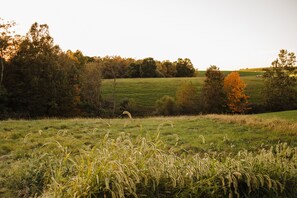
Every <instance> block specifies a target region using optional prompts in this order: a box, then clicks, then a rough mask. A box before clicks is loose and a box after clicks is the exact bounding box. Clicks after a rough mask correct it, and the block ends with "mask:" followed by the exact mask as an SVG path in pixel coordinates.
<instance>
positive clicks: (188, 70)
mask: <svg viewBox="0 0 297 198" xmlns="http://www.w3.org/2000/svg"><path fill="white" fill-rule="evenodd" d="M175 65H176V77H193V76H194V74H195V68H194V66H193V64H192V62H191V60H190V59H188V58H185V59H182V58H179V59H178V60H177V61H176V62H175Z"/></svg>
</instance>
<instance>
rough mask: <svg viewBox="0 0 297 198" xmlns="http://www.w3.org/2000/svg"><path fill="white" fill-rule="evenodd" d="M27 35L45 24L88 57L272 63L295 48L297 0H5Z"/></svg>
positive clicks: (234, 65) (230, 65)
mask: <svg viewBox="0 0 297 198" xmlns="http://www.w3.org/2000/svg"><path fill="white" fill-rule="evenodd" d="M0 3H1V4H0V5H1V12H0V17H1V18H3V19H4V20H14V21H15V22H16V23H17V27H16V29H17V32H18V33H20V34H25V33H26V32H27V31H28V30H29V28H30V26H31V25H32V24H33V23H34V22H38V23H40V24H43V23H46V24H48V25H49V27H50V34H51V36H52V37H53V38H54V41H55V43H56V44H58V45H59V46H60V47H61V48H62V49H63V50H67V49H71V50H73V51H75V50H76V49H79V50H81V51H82V52H83V53H84V54H85V55H88V56H106V55H109V56H113V55H119V56H122V57H132V58H136V59H142V58H146V57H153V58H154V59H156V60H167V59H168V60H171V61H175V60H177V58H179V57H180V58H190V59H191V61H192V63H193V64H194V66H195V67H196V68H198V70H205V69H206V68H207V67H209V66H210V65H217V66H218V67H220V69H221V70H236V69H240V68H246V67H249V68H251V67H262V66H269V65H270V64H271V62H272V61H273V60H274V59H276V58H277V54H278V52H279V50H280V49H287V50H288V51H290V52H295V54H296V53H297V0H81V1H78V0H26V1H25V0H0Z"/></svg>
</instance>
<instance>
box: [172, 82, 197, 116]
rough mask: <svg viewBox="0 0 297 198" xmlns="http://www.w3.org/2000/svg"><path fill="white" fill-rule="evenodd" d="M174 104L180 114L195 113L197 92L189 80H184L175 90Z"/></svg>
mask: <svg viewBox="0 0 297 198" xmlns="http://www.w3.org/2000/svg"><path fill="white" fill-rule="evenodd" d="M176 104H177V107H178V109H179V112H180V113H182V114H193V113H197V110H198V94H197V90H196V87H195V86H194V85H193V84H192V83H191V82H184V83H183V84H182V85H181V86H180V87H179V88H178V90H177V91H176Z"/></svg>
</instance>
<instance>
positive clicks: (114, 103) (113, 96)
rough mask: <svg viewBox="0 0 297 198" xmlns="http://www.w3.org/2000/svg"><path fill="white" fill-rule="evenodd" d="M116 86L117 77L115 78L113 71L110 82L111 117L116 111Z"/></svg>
mask: <svg viewBox="0 0 297 198" xmlns="http://www.w3.org/2000/svg"><path fill="white" fill-rule="evenodd" d="M116 86H117V78H116V75H115V72H114V71H113V84H112V100H113V108H112V116H113V117H114V115H115V111H116Z"/></svg>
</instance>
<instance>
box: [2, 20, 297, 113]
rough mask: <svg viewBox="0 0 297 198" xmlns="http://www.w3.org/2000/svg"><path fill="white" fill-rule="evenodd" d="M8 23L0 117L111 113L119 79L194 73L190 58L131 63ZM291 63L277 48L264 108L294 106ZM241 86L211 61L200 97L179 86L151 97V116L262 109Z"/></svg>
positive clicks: (38, 27) (44, 30)
mask: <svg viewBox="0 0 297 198" xmlns="http://www.w3.org/2000/svg"><path fill="white" fill-rule="evenodd" d="M14 25H15V23H14V22H5V21H4V20H2V19H1V20H0V63H1V73H0V118H8V117H18V118H37V117H74V116H75V117H77V116H115V109H116V105H117V103H116V98H115V95H116V94H115V88H116V79H117V78H149V77H193V76H195V75H196V73H197V70H195V68H194V66H193V64H192V63H191V61H190V59H188V58H185V59H182V58H179V59H178V60H177V61H175V62H171V61H162V62H161V61H157V60H154V59H153V58H150V57H149V58H145V59H141V60H135V59H132V58H122V57H120V56H113V57H109V56H106V57H89V56H85V55H83V53H82V52H81V51H79V50H77V51H75V52H72V51H70V50H68V51H66V52H64V51H62V50H61V49H60V47H59V46H58V45H56V44H55V43H54V41H53V38H52V37H51V36H50V33H49V27H48V25H46V24H38V23H34V24H33V25H32V26H31V28H30V30H29V31H28V33H27V34H26V35H25V36H20V35H16V34H15V32H13V31H12V30H11V29H12V27H13V26H14ZM295 62H296V57H295V54H294V53H288V52H287V51H286V50H281V52H280V55H279V58H278V59H277V60H276V61H274V62H273V64H272V67H271V68H268V69H267V71H266V72H265V74H264V79H265V89H264V90H263V97H264V102H263V109H265V110H269V111H270V110H271V111H272V110H285V109H294V108H296V107H297V104H296V101H297V100H296V99H297V94H296V87H295V85H296V67H294V64H295ZM101 79H114V86H113V89H114V92H113V95H114V97H113V99H112V101H106V100H104V99H103V98H102V97H101ZM245 87H246V84H245V83H244V82H243V81H242V80H241V79H240V77H239V74H238V73H231V74H229V75H228V76H226V77H225V76H224V75H223V74H222V72H220V70H219V68H218V67H216V66H211V67H210V68H208V70H207V72H206V79H205V82H204V87H203V90H202V93H201V94H197V91H196V88H195V87H194V86H193V85H192V84H189V83H185V84H183V85H181V87H180V88H179V89H178V91H177V93H176V97H170V96H164V97H163V98H161V99H159V100H158V101H156V110H155V112H154V114H157V115H176V114H194V113H226V112H227V113H244V112H248V111H249V110H250V109H251V108H254V109H255V108H260V107H251V105H250V104H249V103H248V101H247V99H248V96H247V95H246V94H245V91H244V90H245ZM133 106H135V104H134V103H133V101H131V100H129V99H127V100H123V101H121V102H120V104H119V110H120V111H125V110H129V111H132V112H133ZM261 108H262V107H261ZM111 109H112V111H111Z"/></svg>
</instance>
